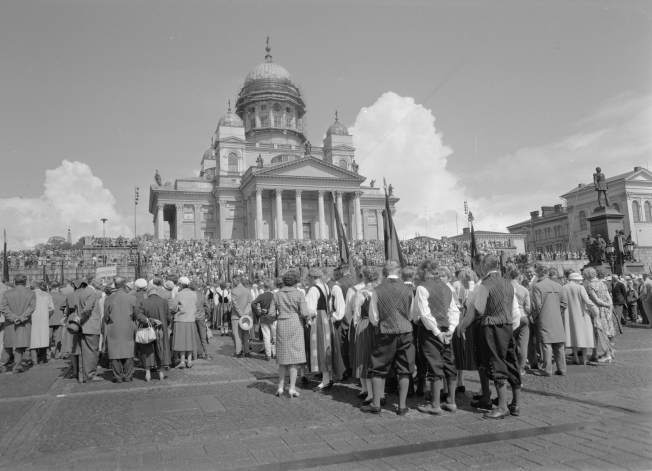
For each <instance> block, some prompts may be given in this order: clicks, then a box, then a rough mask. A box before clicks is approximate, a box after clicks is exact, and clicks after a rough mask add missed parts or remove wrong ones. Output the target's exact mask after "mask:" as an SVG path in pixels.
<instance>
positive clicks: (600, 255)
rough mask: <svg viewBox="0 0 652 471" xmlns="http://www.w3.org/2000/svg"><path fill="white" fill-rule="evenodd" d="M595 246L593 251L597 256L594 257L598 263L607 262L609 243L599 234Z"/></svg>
mask: <svg viewBox="0 0 652 471" xmlns="http://www.w3.org/2000/svg"><path fill="white" fill-rule="evenodd" d="M594 245H595V249H593V252H594V254H595V255H594V257H595V258H596V263H602V262H605V261H607V258H606V257H605V254H606V251H607V243H606V242H605V241H604V239H603V238H602V236H601V235H600V234H598V238H597V239H595V242H594Z"/></svg>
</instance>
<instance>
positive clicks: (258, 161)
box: [256, 154, 263, 168]
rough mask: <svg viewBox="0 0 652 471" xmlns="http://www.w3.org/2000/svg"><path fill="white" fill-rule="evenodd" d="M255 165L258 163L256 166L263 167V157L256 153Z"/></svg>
mask: <svg viewBox="0 0 652 471" xmlns="http://www.w3.org/2000/svg"><path fill="white" fill-rule="evenodd" d="M256 165H258V168H263V158H262V157H261V156H260V154H258V158H257V159H256Z"/></svg>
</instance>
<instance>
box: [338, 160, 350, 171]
mask: <svg viewBox="0 0 652 471" xmlns="http://www.w3.org/2000/svg"><path fill="white" fill-rule="evenodd" d="M340 168H343V169H344V170H346V169H347V168H349V164H348V162H347V161H346V160H344V159H342V160H340Z"/></svg>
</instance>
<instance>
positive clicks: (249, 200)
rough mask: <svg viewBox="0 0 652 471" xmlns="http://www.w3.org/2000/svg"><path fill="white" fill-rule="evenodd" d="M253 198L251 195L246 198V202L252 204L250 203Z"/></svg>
mask: <svg viewBox="0 0 652 471" xmlns="http://www.w3.org/2000/svg"><path fill="white" fill-rule="evenodd" d="M251 196H252V194H251V193H249V194H248V195H247V196H245V197H244V200H245V201H246V202H247V203H250V202H251Z"/></svg>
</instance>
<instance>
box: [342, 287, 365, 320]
mask: <svg viewBox="0 0 652 471" xmlns="http://www.w3.org/2000/svg"><path fill="white" fill-rule="evenodd" d="M354 288H355V289H354ZM362 288H364V283H358V284H357V285H353V287H352V288H349V291H348V292H347V293H346V303H345V305H346V306H345V307H344V313H345V315H346V317H347V319H349V322H351V321H353V318H354V317H355V313H356V309H357V310H358V311H359V307H357V306H356V300H357V296H356V294H357V293H358V291H360V290H361V289H362ZM363 303H364V301H363ZM363 303H361V304H360V305H362V304H363ZM358 321H359V319H358Z"/></svg>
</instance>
